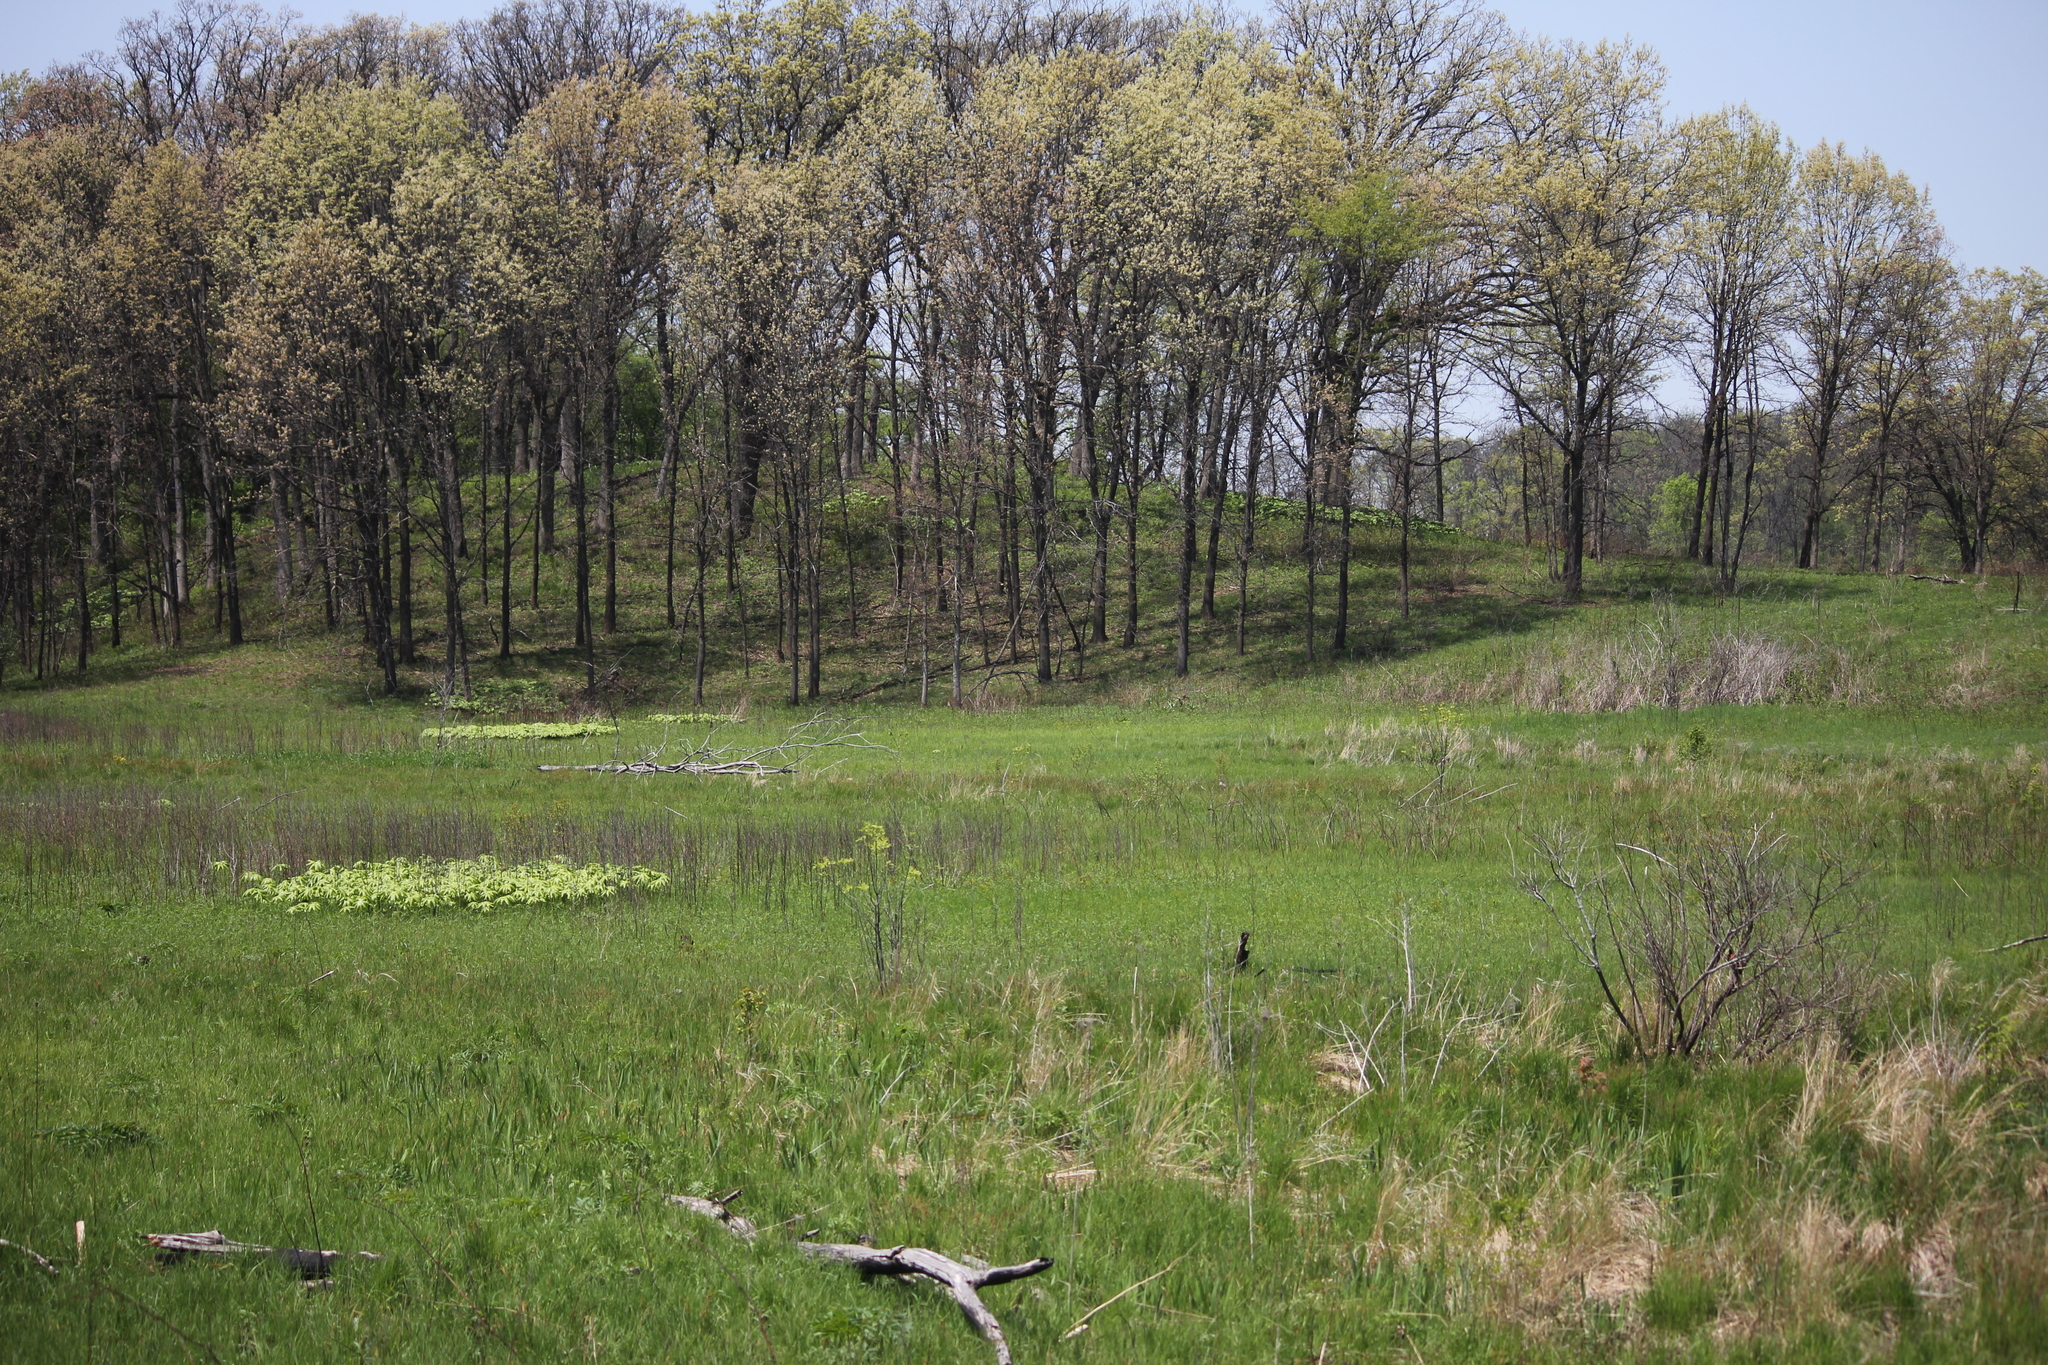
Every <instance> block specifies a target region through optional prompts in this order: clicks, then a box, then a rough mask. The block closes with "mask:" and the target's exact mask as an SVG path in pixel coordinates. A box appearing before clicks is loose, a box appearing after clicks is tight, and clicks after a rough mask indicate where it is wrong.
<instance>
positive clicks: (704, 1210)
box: [668, 1190, 759, 1242]
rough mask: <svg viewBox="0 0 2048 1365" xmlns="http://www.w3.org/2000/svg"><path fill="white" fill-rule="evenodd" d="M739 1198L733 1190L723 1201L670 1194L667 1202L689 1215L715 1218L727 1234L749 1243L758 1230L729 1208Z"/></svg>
mask: <svg viewBox="0 0 2048 1365" xmlns="http://www.w3.org/2000/svg"><path fill="white" fill-rule="evenodd" d="M739 1197H740V1192H739V1191H738V1190H734V1191H733V1192H732V1193H731V1194H728V1195H726V1196H725V1197H724V1198H723V1199H698V1198H696V1197H695V1196H694V1195H687V1194H672V1195H670V1196H669V1197H668V1202H669V1203H671V1204H680V1205H681V1206H682V1207H684V1208H686V1209H688V1210H689V1211H690V1212H691V1213H701V1214H703V1215H704V1216H705V1217H706V1218H715V1219H717V1220H718V1221H719V1222H721V1223H723V1224H725V1228H726V1231H727V1232H730V1233H731V1234H732V1235H733V1236H735V1237H737V1238H739V1239H740V1240H741V1241H742V1242H751V1241H753V1240H754V1238H755V1237H756V1236H758V1235H759V1232H758V1230H757V1229H756V1228H755V1227H754V1225H753V1223H752V1222H750V1221H749V1220H748V1219H747V1218H746V1217H745V1216H743V1215H741V1214H737V1213H734V1212H733V1211H732V1209H731V1208H730V1207H729V1205H731V1203H732V1202H733V1201H734V1200H735V1199H738V1198H739Z"/></svg>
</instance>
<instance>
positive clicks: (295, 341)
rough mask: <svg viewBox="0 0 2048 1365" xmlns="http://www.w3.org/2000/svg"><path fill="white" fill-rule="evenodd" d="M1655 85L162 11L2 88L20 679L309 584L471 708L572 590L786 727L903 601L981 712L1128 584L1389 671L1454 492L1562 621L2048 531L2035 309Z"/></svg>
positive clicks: (485, 23) (860, 28)
mask: <svg viewBox="0 0 2048 1365" xmlns="http://www.w3.org/2000/svg"><path fill="white" fill-rule="evenodd" d="M1660 81H1661V72H1660V67H1659V65H1658V61H1657V58H1656V56H1655V54H1654V53H1652V52H1650V51H1648V50H1646V49H1643V48H1640V47H1636V46H1631V45H1628V44H1626V43H1621V44H1601V45H1598V46H1593V47H1585V46H1579V45H1574V44H1570V43H1556V42H1550V41H1546V40H1541V39H1534V38H1528V37H1523V36H1519V35H1517V34H1515V33H1513V32H1510V31H1509V30H1508V29H1507V28H1506V27H1505V26H1504V25H1503V24H1502V22H1501V21H1500V20H1499V19H1498V18H1497V17H1495V16H1493V15H1492V14H1490V13H1489V12H1487V11H1485V10H1483V9H1481V8H1479V7H1478V6H1477V5H1475V4H1470V3H1464V2H1463V0H1285V3H1282V4H1280V5H1278V6H1277V7H1276V8H1275V9H1274V11H1273V12H1272V14H1271V15H1270V17H1268V18H1264V19H1261V20H1259V21H1258V22H1256V23H1239V22H1237V21H1226V20H1224V19H1221V18H1219V17H1217V16H1214V15H1208V14H1197V13H1193V12H1191V13H1189V14H1186V15H1178V14H1172V13H1168V12H1165V11H1158V12H1147V13H1143V14H1140V13H1137V12H1134V11H1129V10H1125V9H1120V8H1116V7H1113V6H1111V7H1092V8H1091V7H1088V6H1085V5H1065V4H1061V5H1053V6H1031V5H1021V4H1004V3H992V2H991V3H974V4H967V5H952V4H935V5H931V6H928V7H926V8H923V9H917V8H905V9H894V10H891V9H885V8H882V7H879V6H872V7H867V8H854V7H849V6H847V5H845V4H842V3H837V0H815V2H814V0H792V2H791V3H788V4H783V5H779V6H770V5H763V4H728V5H722V6H720V7H717V8H714V9H708V10H706V11H703V12H701V13H695V14H690V13H685V12H683V11H680V10H668V9H662V8H659V7H656V6H653V5H649V4H643V3H638V2H637V0H550V2H549V3H514V4H511V5H508V6H505V7H503V8H500V9H498V10H496V11H494V12H492V13H490V14H488V15H486V16H484V17H481V18H478V19H476V20H474V21H471V22H465V23H462V24H458V25H455V26H453V27H452V28H450V27H432V28H420V27H414V26H409V25H407V24H406V23H404V22H402V21H398V20H390V19H384V18H379V17H376V16H363V17H359V18H357V19H355V20H352V21H351V22H349V23H347V24H345V25H341V26H339V27H326V28H319V27H306V26H302V25H300V24H298V23H296V22H295V21H294V20H293V19H292V18H291V17H290V16H289V15H287V14H285V13H283V12H279V13H277V14H274V15H273V14H269V13H266V12H264V11H262V10H261V9H259V8H256V7H252V6H238V5H232V4H227V3H224V0H185V3H182V4H181V5H180V6H179V7H177V8H175V9H172V10H169V11H160V12H157V13H155V14H152V15H151V16H150V17H147V18H142V19H137V20H134V21H132V22H130V23H128V24H127V25H125V26H124V27H123V28H122V29H121V31H120V34H119V36H118V40H117V41H116V42H115V43H114V44H113V46H112V48H111V50H110V51H109V52H107V53H104V54H95V55H93V56H91V57H89V58H86V59H84V60H82V61H80V62H79V63H78V64H76V65H74V66H69V67H62V68H57V69H53V70H50V71H48V72H46V73H44V74H42V75H40V76H30V75H28V74H26V73H24V74H22V75H20V76H16V77H12V78H9V79H8V81H7V83H6V85H5V87H4V91H0V271H4V285H0V287H4V289H5V292H6V298H7V307H6V317H7V330H6V335H5V337H4V339H0V369H4V374H0V394H4V399H0V461H4V464H0V518H4V523H0V524H4V528H5V532H4V534H5V552H4V554H5V558H4V564H0V574H4V580H0V593H4V594H5V597H6V600H7V602H8V612H7V617H6V626H5V628H6V630H7V631H8V633H9V637H10V638H9V639H8V640H7V642H6V650H5V653H6V654H7V655H8V656H9V658H10V661H11V662H12V663H13V665H14V666H15V667H16V668H21V669H26V670H29V671H31V672H33V673H34V674H36V675H37V676H39V677H40V676H47V675H49V674H51V673H52V672H53V671H54V670H57V669H59V668H65V667H70V668H76V669H85V668H87V667H89V665H90V661H91V658H92V655H93V653H94V651H95V649H97V648H100V647H103V646H105V645H110V644H111V645H117V644H118V643H119V642H120V641H121V640H122V639H123V638H124V636H126V637H128V638H135V637H137V636H141V635H145V634H146V635H147V636H148V637H149V638H151V639H153V640H158V641H167V642H175V641H179V640H181V639H182V638H183V636H184V635H185V634H186V633H187V632H189V631H192V630H194V629H198V630H201V631H211V632H217V633H218V634H219V635H220V637H221V638H224V639H226V640H228V641H230V642H239V641H240V640H241V639H242V638H243V637H244V634H245V632H247V631H248V630H249V629H250V621H251V618H252V613H253V612H254V611H256V610H258V609H261V610H263V612H264V614H265V615H266V617H267V616H270V615H273V614H278V613H280V612H283V613H284V614H287V615H289V614H290V613H289V612H288V611H287V610H286V609H287V608H292V607H296V608H299V609H300V611H299V615H300V616H301V617H310V618H317V624H315V625H312V626H310V627H307V628H314V629H321V630H325V631H330V632H339V633H342V634H348V635H359V636H360V637H361V638H362V640H363V641H364V644H365V646H366V647H367V649H368V651H369V656H370V658H371V659H372V660H373V661H374V667H375V668H376V669H377V670H378V671H379V672H380V673H381V676H382V681H383V686H384V688H385V689H386V690H388V691H396V690H397V689H398V688H399V685H400V677H399V670H400V668H401V667H402V666H410V665H413V664H415V663H416V662H417V661H418V659H419V655H420V651H421V649H422V642H423V639H424V638H425V637H426V636H427V635H428V634H429V633H431V634H432V635H433V636H434V637H435V638H436V640H437V644H436V647H435V648H434V650H433V655H434V657H435V658H436V660H437V662H438V663H439V664H440V665H441V666H442V672H443V675H444V676H443V679H442V686H443V687H444V688H445V689H448V690H450V691H453V692H457V693H461V694H463V695H467V693H468V690H469V678H468V662H469V660H470V659H471V658H472V657H474V656H476V655H477V654H478V653H479V652H481V653H482V654H484V655H486V656H490V655H496V656H500V657H504V656H509V655H510V654H511V653H512V652H513V651H514V650H516V649H517V648H518V641H519V636H520V634H521V632H522V629H524V630H526V632H527V633H528V634H529V635H530V634H531V630H532V627H531V626H530V625H529V624H528V623H526V622H524V621H519V622H515V620H514V612H515V609H517V608H523V609H526V610H531V611H540V610H542V609H543V608H545V609H546V610H547V611H548V612H549V618H548V619H549V621H550V623H551V628H554V629H558V630H559V631H560V632H561V633H562V634H564V635H566V636H567V637H568V640H569V643H570V644H571V646H572V647H573V648H574V649H576V650H579V651H581V653H582V656H583V662H584V666H585V673H586V679H585V681H586V684H587V685H588V686H591V687H594V686H595V684H596V682H597V680H598V675H599V673H600V671H601V669H602V667H603V666H604V664H603V660H601V658H600V655H601V654H602V653H603V652H604V651H603V649H602V642H603V641H604V640H605V639H606V637H608V636H611V635H613V634H615V633H616V632H618V631H619V630H620V628H621V621H622V619H623V620H625V621H627V623H628V625H629V627H637V628H641V629H647V628H654V629H659V630H663V631H668V632H672V633H675V634H676V635H677V636H678V638H680V639H682V640H684V641H687V644H686V646H685V648H686V650H687V651H688V652H692V653H694V655H695V656H696V658H697V659H698V660H699V661H700V663H699V665H698V669H699V676H700V677H701V672H702V668H703V664H702V662H701V661H702V660H704V659H705V658H706V657H707V656H709V657H713V658H727V659H729V658H731V657H733V656H734V655H735V654H737V653H746V654H747V655H748V657H749V658H750V659H751V657H752V655H753V654H754V653H756V652H759V651H761V650H764V649H766V650H771V651H772V653H773V655H774V659H775V662H776V664H777V665H779V666H781V667H783V668H786V669H787V671H788V691H789V696H790V699H791V700H793V701H800V700H804V699H815V698H818V697H819V696H820V695H821V688H823V689H824V691H825V693H826V694H828V695H829V693H830V692H831V691H832V690H833V689H832V687H831V686H829V685H828V682H827V679H828V676H829V674H830V663H829V661H828V659H827V658H826V657H825V656H826V655H827V654H828V653H829V652H830V650H829V645H828V643H827V641H826V639H825V635H826V629H825V625H824V622H825V621H827V620H828V619H837V618H838V617H842V616H844V617H847V618H848V619H850V620H851V622H852V623H853V626H854V627H855V629H856V632H857V631H858V628H859V626H860V615H861V613H862V611H863V610H866V611H868V612H870V613H872V614H873V615H874V617H875V618H876V622H875V624H876V628H878V629H879V628H884V627H886V629H887V630H888V631H890V632H893V633H894V634H895V635H896V636H898V637H900V640H899V653H900V655H901V661H902V665H903V667H904V668H905V669H908V668H911V667H912V666H913V665H912V662H911V661H913V660H914V661H915V663H914V667H915V669H916V670H917V672H918V674H919V686H920V689H921V690H922V691H923V692H925V693H926V694H927V695H929V693H930V691H931V689H932V688H934V687H937V688H938V689H939V690H940V694H941V695H942V696H945V697H947V698H949V699H951V700H952V701H954V702H955V703H958V702H959V701H960V700H961V699H962V692H963V687H964V686H966V685H968V683H969V682H970V681H971V680H972V678H973V677H974V676H975V675H976V674H977V673H980V674H986V673H988V672H989V671H991V670H993V669H994V668H996V667H997V666H998V665H1001V666H1007V667H1014V668H1016V669H1018V670H1020V671H1027V672H1028V673H1029V674H1030V676H1031V677H1032V678H1034V679H1035V681H1036V682H1037V683H1039V684H1048V683H1052V682H1054V681H1055V680H1056V679H1058V678H1061V677H1063V676H1068V675H1072V676H1076V677H1078V676H1080V675H1081V673H1082V672H1083V671H1084V670H1085V668H1086V665H1087V658H1088V655H1089V653H1090V652H1091V650H1093V651H1098V652H1100V651H1103V650H1106V649H1109V648H1112V647H1118V646H1121V647H1124V648H1129V647H1131V646H1133V645H1136V644H1137V643H1138V642H1139V639H1138V637H1139V632H1140V622H1139V619H1138V618H1139V612H1138V603H1139V597H1140V591H1139V585H1138V578H1139V574H1140V570H1141V567H1142V561H1146V560H1148V559H1149V560H1152V561H1154V562H1156V563H1157V564H1158V565H1159V566H1160V567H1161V568H1162V569H1163V570H1164V571H1165V572H1167V573H1169V574H1170V576H1171V578H1172V580H1173V591H1172V597H1173V618H1174V619H1173V622H1172V625H1171V630H1172V633H1173V639H1172V641H1171V648H1170V654H1171V667H1172V669H1173V671H1174V672H1175V674H1177V675H1184V674H1186V672H1187V671H1188V669H1189V666H1190V664H1189V661H1190V651H1191V640H1190V633H1191V630H1194V629H1199V628H1201V625H1198V624H1197V623H1202V624H1204V625H1205V624H1207V623H1214V622H1216V621H1218V620H1219V619H1221V620H1223V621H1225V622H1227V623H1228V624H1229V627H1230V629H1231V631H1232V632H1233V633H1234V635H1235V645H1236V648H1237V649H1238V650H1240V651H1242V650H1243V649H1244V648H1245V647H1246V638H1245V637H1246V635H1247V634H1248V633H1258V632H1264V633H1265V634H1267V635H1268V636H1271V637H1274V638H1285V639H1286V640H1288V641H1290V642H1291V643H1292V647H1293V648H1294V649H1295V650H1296V651H1298V654H1299V656H1300V657H1301V658H1302V659H1304V660H1306V661H1311V662H1312V661H1314V660H1316V659H1317V658H1318V657H1322V658H1344V657H1347V656H1350V655H1354V654H1355V653H1356V652H1357V650H1358V643H1357V640H1356V638H1355V631H1354V629H1353V618H1354V616H1355V611H1354V602H1353V593H1352V573H1351V569H1352V551H1353V545H1354V531H1355V530H1356V529H1357V528H1359V527H1362V526H1392V527H1397V528H1398V541H1399V548H1398V558H1399V561H1400V566H1401V574H1400V576H1401V602H1400V605H1401V609H1402V612H1403V614H1405V613H1406V611H1407V609H1408V564H1409V558H1410V546H1411V543H1412V541H1413V540H1414V539H1415V538H1416V537H1419V536H1422V535H1426V534H1429V533H1431V532H1433V531H1435V530H1437V528H1439V527H1442V526H1449V527H1454V528H1457V529H1458V530H1460V531H1462V532H1464V533H1466V534H1476V535H1481V536H1490V537H1495V538H1507V539H1513V540H1516V541H1518V542H1520V543H1522V544H1525V545H1540V546H1542V547H1544V549H1545V551H1546V554H1547V556H1548V560H1549V573H1550V575H1551V577H1552V578H1553V579H1554V580H1555V583H1556V592H1557V595H1558V596H1559V597H1561V598H1562V599H1564V600H1567V601H1569V600H1572V599H1574V598H1575V597H1577V596H1578V594H1579V593H1580V590H1581V586H1582V582H1583V575H1584V567H1583V566H1584V564H1585V562H1586V560H1587V557H1588V556H1592V557H1594V558H1602V557H1605V556H1609V555H1612V554H1615V553H1618V552H1622V551H1625V550H1647V549H1655V550H1658V551H1662V552H1665V553H1669V554H1672V555H1678V556H1683V557H1686V558H1689V559H1693V560H1697V561H1698V562H1699V563H1700V564H1702V565H1705V566H1709V567H1710V568H1712V569H1713V570H1714V571H1716V572H1717V573H1718V574H1719V576H1720V579H1721V581H1722V582H1723V583H1724V584H1726V585H1727V586H1729V587H1733V586H1734V585H1735V584H1736V583H1737V582H1738V578H1739V575H1740V573H1741V570H1742V569H1743V567H1744V566H1745V565H1756V564H1760V563H1761V564H1784V563H1789V564H1796V565H1797V566H1799V567H1802V568H1814V567H1820V566H1823V565H1825V566H1828V567H1844V566H1848V567H1857V568H1864V569H1869V570H1873V571H1884V572H1900V571H1902V570H1904V569H1906V568H1908V567H1916V568H1917V567H1923V566H1926V567H1931V568H1934V569H1936V570H1937V571H1938V569H1939V568H1943V567H1945V568H1953V569H1957V570H1960V571H1961V572H1963V573H1966V574H1967V573H1979V572H1981V571H1982V570H1984V569H1985V568H1986V567H1987V565H1988V564H1989V563H1990V562H1991V561H1992V560H1993V559H1996V558H2001V557H2003V558H2014V557H2027V556H2032V555H2035V554H2037V553H2038V552H2039V551H2040V549H2041V547H2042V544H2043V540H2044V537H2048V461H2044V455H2043V445H2042V441H2041V437H2040V430H2039V419H2040V415H2041V404H2042V397H2043V386H2044V384H2048V331H2044V328H2043V325H2042V309H2043V305H2044V302H2048V291H2044V284H2043V281H2042V280H2041V279H2040V278H2039V277H2038V276H2037V275H2036V274H2034V273H2033V272H2030V271H2020V272H2002V271H1997V270H1963V269H1961V268H1959V267H1957V266H1956V265H1954V264H1953V263H1952V261H1951V260H1950V258H1949V255H1948V253H1947V251H1946V249H1945V246H1944V242H1943V237H1942V232H1941V228H1940V225H1939V223H1938V221H1937V220H1936V217H1935V214H1934V211H1933V208H1932V206H1931V205H1930V204H1929V203H1928V201H1927V198H1926V196H1925V194H1924V193H1922V192H1921V191H1920V190H1919V189H1918V188H1916V186H1915V185H1914V184H1913V182H1912V181H1911V180H1910V179H1909V178H1908V177H1907V176H1906V175H1904V174H1903V173H1901V172H1899V171H1896V170H1893V169H1891V168H1889V167H1887V166H1886V165H1885V163H1884V161H1883V159H1882V158H1881V156H1880V155H1878V154H1877V153H1876V152H1872V151H1863V150H1851V149H1849V148H1847V147H1844V146H1841V145H1837V144H1830V143H1821V144H1819V145H1816V146H1813V147H1809V148H1799V147H1795V146H1792V145H1789V144H1788V143H1787V141H1786V140H1785V139H1784V138H1783V137H1782V136H1781V135H1780V133H1779V132H1778V130H1777V128H1776V127H1775V126H1774V125H1773V124H1772V123H1771V122H1770V121H1769V120H1768V118H1767V117H1766V116H1765V114H1764V113H1762V112H1757V111H1751V110H1748V109H1730V110H1727V111H1724V112H1722V113H1719V114H1715V115H1711V116H1707V117H1701V118H1694V119H1690V120H1687V121H1684V122H1673V121H1671V120H1669V119H1667V118H1666V117H1665V115H1664V112H1663V109H1662V106H1661V103H1660V98H1659V90H1660ZM1148 506H1156V507H1157V508H1158V511H1157V514H1156V515H1157V517H1158V518H1160V519H1163V525H1162V527H1161V530H1162V532H1163V533H1162V534H1158V535H1147V536H1145V537H1143V538H1142V539H1141V537H1140V535H1139V528H1140V524H1141V522H1144V521H1145V520H1146V515H1147V508H1148ZM629 540H637V541H639V542H641V543H642V544H641V547H640V549H639V550H636V551H629V554H632V553H651V554H653V555H656V556H658V558H659V567H658V570H657V571H655V572H650V573H647V574H643V575H639V576H637V580H638V581H635V582H632V583H622V580H621V572H620V557H621V547H622V543H624V542H627V541H629ZM657 544H658V548H654V547H655V546H657ZM1281 559H1284V560H1285V561H1286V562H1287V563H1289V564H1290V565H1292V566H1293V572H1294V573H1295V574H1296V575H1299V576H1300V577H1301V579H1302V581H1301V584H1300V586H1299V587H1298V588H1296V589H1292V590H1291V591H1290V593H1289V597H1288V601H1287V602H1286V604H1285V609H1284V610H1283V611H1280V612H1278V613H1277V614H1275V613H1273V612H1263V613H1261V612H1258V611H1257V609H1258V608H1259V607H1260V606H1261V603H1260V601H1259V598H1260V592H1261V588H1262V586H1263V585H1262V583H1261V582H1260V581H1259V574H1258V571H1259V570H1260V569H1261V568H1263V567H1265V566H1266V565H1268V564H1269V563H1274V562H1279V561H1280V560H1281ZM544 564H547V565H548V567H549V568H550V570H551V571H550V572H547V573H545V574H544V573H543V572H542V566H543V565H544ZM749 566H752V567H755V568H757V569H758V570H759V574H758V577H759V580H760V581H759V582H758V583H757V584H756V586H755V592H754V595H753V600H751V601H749V600H747V596H746V592H745V587H744V584H743V581H742V580H743V578H744V577H745V576H746V574H745V570H746V568H747V567H749ZM556 569H559V572H556V571H553V570H556ZM1268 596H1269V597H1270V593H1269V594H1268ZM262 599H268V600H267V601H264V600H262ZM544 599H545V600H544ZM1267 605H1270V603H1268V604H1267ZM764 657H765V656H764ZM841 681H844V680H841Z"/></svg>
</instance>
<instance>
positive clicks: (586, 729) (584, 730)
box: [420, 720, 619, 739]
mask: <svg viewBox="0 0 2048 1365" xmlns="http://www.w3.org/2000/svg"><path fill="white" fill-rule="evenodd" d="M618 729H619V727H618V726H616V725H614V724H612V723H611V722H610V721H607V720H550V721H529V722H527V723H526V724H523V725H443V726H438V727H435V728H432V729H427V730H422V731H420V738H421V739H581V738H582V737H583V736H585V735H610V734H616V733H618Z"/></svg>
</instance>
